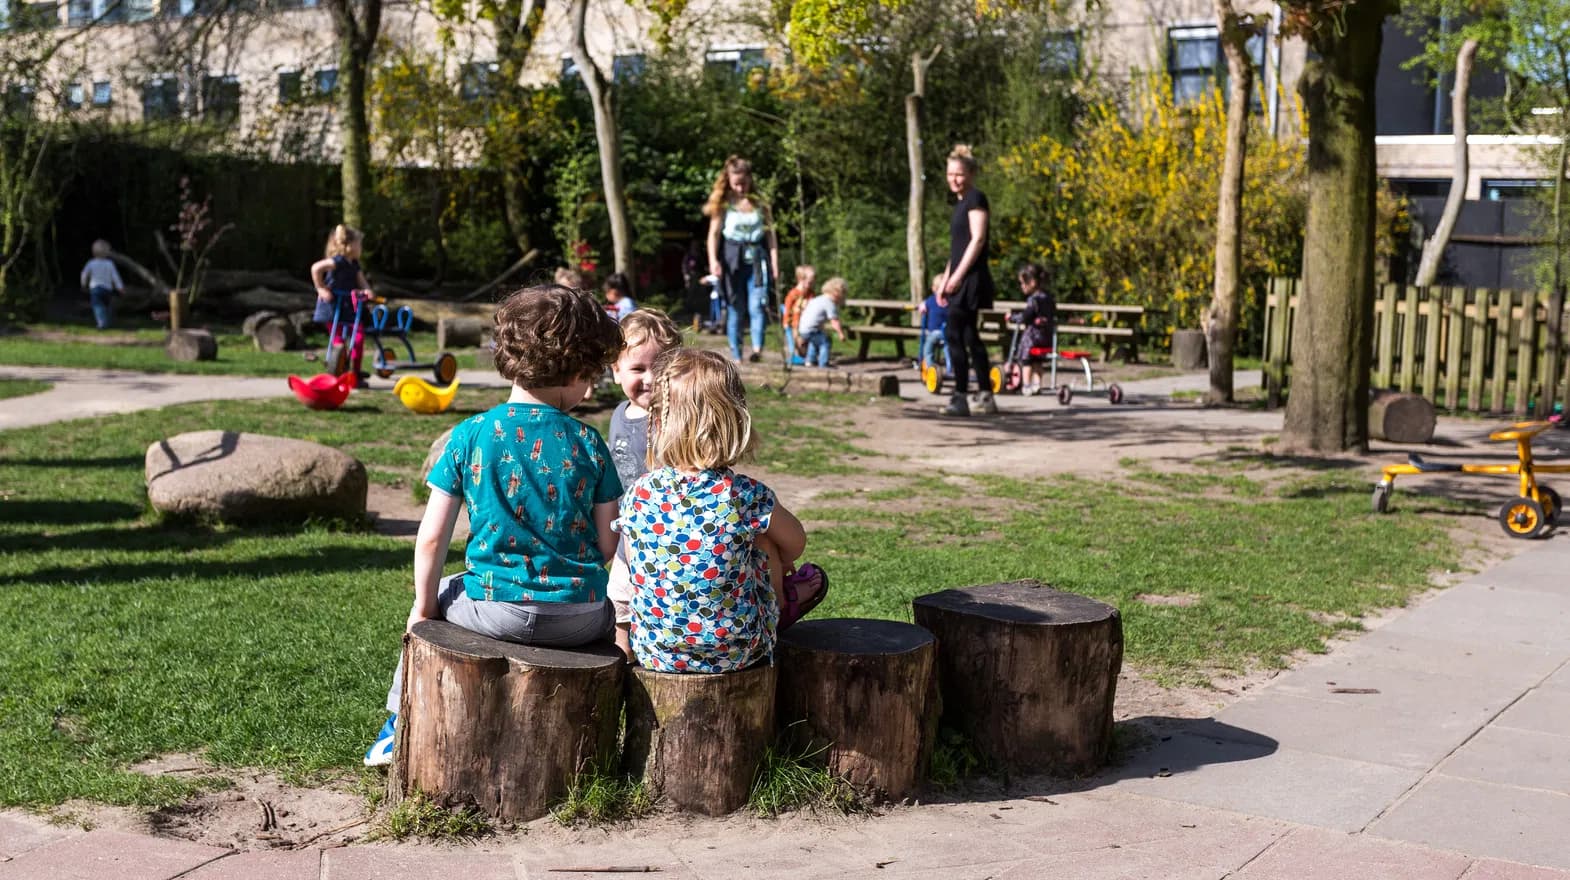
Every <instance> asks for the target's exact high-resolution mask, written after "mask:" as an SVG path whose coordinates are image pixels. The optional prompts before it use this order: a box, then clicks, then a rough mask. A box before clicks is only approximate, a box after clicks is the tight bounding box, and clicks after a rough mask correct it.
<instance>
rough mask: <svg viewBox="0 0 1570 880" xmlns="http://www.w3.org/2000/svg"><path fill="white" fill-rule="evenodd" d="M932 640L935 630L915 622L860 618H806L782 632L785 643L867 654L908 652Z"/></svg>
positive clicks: (802, 647)
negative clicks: (929, 630) (929, 629)
mask: <svg viewBox="0 0 1570 880" xmlns="http://www.w3.org/2000/svg"><path fill="white" fill-rule="evenodd" d="M932 641H933V635H932V633H930V632H928V631H927V630H926V629H924V628H922V627H919V626H917V625H915V624H914V623H900V622H899V621H897V620H872V619H868V618H858V617H837V618H825V619H821V620H803V621H802V622H800V623H798V624H796V625H795V626H792V627H791V628H790V629H788V630H786V631H784V632H782V633H780V644H781V646H787V647H792V648H801V649H804V650H808V651H816V652H820V653H827V654H857V655H863V656H866V655H890V654H908V653H910V652H911V651H915V650H919V649H920V648H922V647H924V646H926V645H929V644H931V643H932Z"/></svg>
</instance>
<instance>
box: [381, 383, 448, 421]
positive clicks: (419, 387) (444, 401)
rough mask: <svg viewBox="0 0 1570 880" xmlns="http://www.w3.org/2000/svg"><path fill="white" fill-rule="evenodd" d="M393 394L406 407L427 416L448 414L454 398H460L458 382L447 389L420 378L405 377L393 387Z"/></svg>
mask: <svg viewBox="0 0 1570 880" xmlns="http://www.w3.org/2000/svg"><path fill="white" fill-rule="evenodd" d="M393 394H395V395H397V396H398V400H399V402H400V403H402V404H403V405H404V406H406V407H408V408H409V409H411V410H413V411H414V412H417V413H426V414H427V415H429V414H433V413H439V412H446V411H447V407H449V406H452V401H453V398H455V397H457V396H458V380H457V379H454V380H452V384H450V385H448V386H447V387H446V388H437V387H435V386H433V385H432V384H431V383H429V382H427V381H425V380H424V379H421V378H420V377H419V376H403V377H400V378H399V379H398V381H397V382H396V383H394V385H393Z"/></svg>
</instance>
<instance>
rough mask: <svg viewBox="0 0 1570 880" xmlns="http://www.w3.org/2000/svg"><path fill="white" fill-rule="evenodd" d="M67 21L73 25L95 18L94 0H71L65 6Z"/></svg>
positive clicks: (82, 23)
mask: <svg viewBox="0 0 1570 880" xmlns="http://www.w3.org/2000/svg"><path fill="white" fill-rule="evenodd" d="M65 18H66V21H67V22H68V23H70V24H72V25H78V26H79V25H84V24H88V23H90V22H92V20H93V0H69V2H68V3H66V7H65Z"/></svg>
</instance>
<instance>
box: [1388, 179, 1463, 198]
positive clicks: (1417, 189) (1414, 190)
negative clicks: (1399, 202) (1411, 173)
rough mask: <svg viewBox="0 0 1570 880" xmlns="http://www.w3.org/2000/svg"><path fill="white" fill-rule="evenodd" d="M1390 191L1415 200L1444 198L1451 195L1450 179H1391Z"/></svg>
mask: <svg viewBox="0 0 1570 880" xmlns="http://www.w3.org/2000/svg"><path fill="white" fill-rule="evenodd" d="M1390 191H1391V192H1393V193H1395V194H1396V195H1398V196H1408V197H1410V198H1414V199H1421V198H1433V197H1438V198H1441V199H1442V198H1444V197H1445V196H1447V195H1449V194H1450V178H1448V177H1397V178H1391V179H1390Z"/></svg>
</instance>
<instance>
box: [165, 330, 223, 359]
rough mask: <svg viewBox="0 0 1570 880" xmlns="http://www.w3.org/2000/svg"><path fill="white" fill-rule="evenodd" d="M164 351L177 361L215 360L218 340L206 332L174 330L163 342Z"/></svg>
mask: <svg viewBox="0 0 1570 880" xmlns="http://www.w3.org/2000/svg"><path fill="white" fill-rule="evenodd" d="M164 351H165V352H166V353H167V354H168V355H169V356H170V357H172V358H174V359H175V360H177V361H210V360H216V359H217V358H218V340H216V339H214V338H213V334H211V333H209V332H208V331H206V330H175V331H173V332H171V333H170V334H169V338H168V339H166V340H164Z"/></svg>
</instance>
